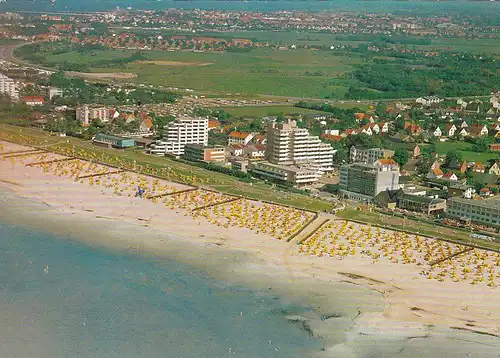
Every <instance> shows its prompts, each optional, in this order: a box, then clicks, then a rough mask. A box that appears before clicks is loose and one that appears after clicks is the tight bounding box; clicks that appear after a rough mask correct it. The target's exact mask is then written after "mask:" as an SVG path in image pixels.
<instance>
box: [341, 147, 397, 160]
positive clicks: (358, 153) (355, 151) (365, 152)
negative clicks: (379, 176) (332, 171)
mask: <svg viewBox="0 0 500 358" xmlns="http://www.w3.org/2000/svg"><path fill="white" fill-rule="evenodd" d="M393 156H394V151H393V150H389V149H383V148H370V149H362V148H356V147H355V146H352V147H351V149H350V151H349V161H350V162H351V163H364V164H373V163H375V162H376V161H377V160H379V159H387V158H392V157H393Z"/></svg>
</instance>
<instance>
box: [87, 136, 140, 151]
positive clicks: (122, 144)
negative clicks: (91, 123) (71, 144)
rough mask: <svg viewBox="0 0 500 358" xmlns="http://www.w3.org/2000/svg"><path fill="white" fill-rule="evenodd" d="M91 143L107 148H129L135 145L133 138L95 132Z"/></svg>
mask: <svg viewBox="0 0 500 358" xmlns="http://www.w3.org/2000/svg"><path fill="white" fill-rule="evenodd" d="M92 143H94V144H96V145H102V146H106V147H108V148H130V147H134V146H135V140H134V139H133V138H122V137H118V136H114V135H109V134H104V133H97V134H96V136H95V137H94V139H93V140H92Z"/></svg>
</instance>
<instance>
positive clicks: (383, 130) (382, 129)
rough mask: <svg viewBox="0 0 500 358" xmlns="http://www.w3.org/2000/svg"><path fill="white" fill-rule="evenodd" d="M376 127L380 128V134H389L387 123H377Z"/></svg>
mask: <svg viewBox="0 0 500 358" xmlns="http://www.w3.org/2000/svg"><path fill="white" fill-rule="evenodd" d="M378 127H379V128H380V133H388V132H389V122H382V123H378Z"/></svg>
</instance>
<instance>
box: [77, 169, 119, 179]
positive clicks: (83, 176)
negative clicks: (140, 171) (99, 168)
mask: <svg viewBox="0 0 500 358" xmlns="http://www.w3.org/2000/svg"><path fill="white" fill-rule="evenodd" d="M123 172H126V170H116V171H114V172H106V173H97V174H89V175H82V176H81V177H76V179H75V180H79V179H87V178H97V177H102V176H105V175H113V174H120V173H123Z"/></svg>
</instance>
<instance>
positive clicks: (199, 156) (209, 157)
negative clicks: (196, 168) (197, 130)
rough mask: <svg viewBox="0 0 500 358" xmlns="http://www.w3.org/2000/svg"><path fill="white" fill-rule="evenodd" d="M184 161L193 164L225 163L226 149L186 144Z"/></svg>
mask: <svg viewBox="0 0 500 358" xmlns="http://www.w3.org/2000/svg"><path fill="white" fill-rule="evenodd" d="M184 159H186V160H191V161H194V162H215V163H220V162H225V161H226V149H225V148H224V147H223V146H214V147H205V146H204V145H202V144H186V145H185V146H184Z"/></svg>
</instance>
